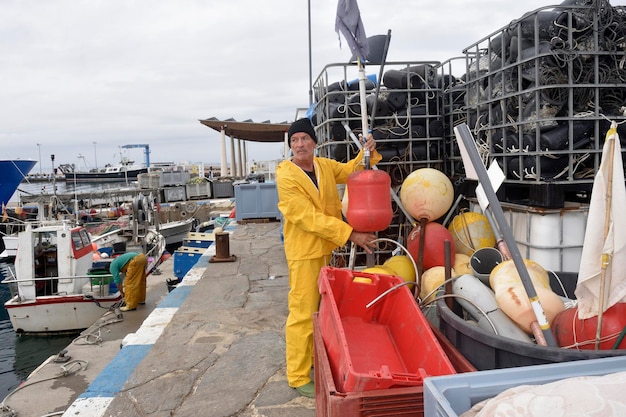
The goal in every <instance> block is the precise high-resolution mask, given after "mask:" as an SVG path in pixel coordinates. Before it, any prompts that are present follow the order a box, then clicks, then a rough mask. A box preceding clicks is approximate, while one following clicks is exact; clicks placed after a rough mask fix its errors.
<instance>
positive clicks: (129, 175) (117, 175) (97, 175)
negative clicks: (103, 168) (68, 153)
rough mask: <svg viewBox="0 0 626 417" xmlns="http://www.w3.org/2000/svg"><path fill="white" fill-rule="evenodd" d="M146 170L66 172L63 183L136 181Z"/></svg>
mask: <svg viewBox="0 0 626 417" xmlns="http://www.w3.org/2000/svg"><path fill="white" fill-rule="evenodd" d="M147 172H148V168H142V169H134V170H128V171H119V172H77V173H73V172H66V173H65V174H64V175H65V181H68V182H70V181H76V182H80V183H84V182H94V183H96V182H98V183H99V182H122V181H126V180H127V179H128V180H133V181H136V180H137V176H138V175H139V174H145V173H147Z"/></svg>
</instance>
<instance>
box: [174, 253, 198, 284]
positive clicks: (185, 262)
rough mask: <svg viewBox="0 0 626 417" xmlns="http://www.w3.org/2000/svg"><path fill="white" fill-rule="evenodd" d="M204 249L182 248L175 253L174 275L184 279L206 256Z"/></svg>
mask: <svg viewBox="0 0 626 417" xmlns="http://www.w3.org/2000/svg"><path fill="white" fill-rule="evenodd" d="M204 251H205V249H204V248H190V247H186V246H181V247H180V248H178V249H176V250H175V251H174V275H175V276H176V277H178V278H179V279H182V278H183V277H184V276H185V275H187V272H189V270H190V269H191V268H193V266H194V265H195V264H196V263H197V262H198V260H199V259H200V257H201V256H202V255H203V254H204Z"/></svg>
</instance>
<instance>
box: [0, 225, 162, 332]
mask: <svg viewBox="0 0 626 417" xmlns="http://www.w3.org/2000/svg"><path fill="white" fill-rule="evenodd" d="M18 239H19V240H18V252H17V256H16V257H15V276H14V277H9V278H6V279H4V280H3V281H2V283H3V284H7V285H9V287H10V289H11V298H10V299H9V300H8V301H7V302H6V303H5V308H6V310H7V312H8V315H9V318H10V320H11V324H12V326H13V329H14V330H15V332H16V333H20V334H39V335H45V334H52V333H72V332H78V331H80V330H83V329H86V328H88V327H89V326H91V325H92V324H93V323H94V322H96V321H97V320H98V319H99V318H100V317H101V316H102V315H103V314H104V313H105V312H106V311H107V310H109V309H111V308H115V307H116V306H119V305H120V304H121V301H122V295H121V294H120V292H119V291H118V290H117V287H116V286H115V284H114V283H113V282H112V277H111V275H110V274H109V272H108V264H109V263H110V261H111V257H107V258H105V259H102V258H101V256H100V255H99V253H96V252H95V251H94V244H93V242H92V240H91V236H90V235H89V233H88V232H87V230H86V229H85V228H84V227H83V226H74V225H72V223H71V222H69V221H53V222H48V223H42V225H40V226H39V227H35V226H34V225H31V224H29V225H27V226H26V229H25V230H24V231H22V232H20V233H19V234H18ZM138 242H141V249H139V248H136V247H132V248H131V247H128V246H127V245H125V247H124V248H123V249H125V250H133V251H138V250H143V251H144V253H145V254H146V256H147V257H148V267H147V272H148V273H150V272H151V271H152V270H153V269H154V268H156V267H157V266H158V265H159V263H160V262H161V256H162V255H163V253H164V251H165V239H164V238H163V237H162V236H160V235H159V234H158V233H156V232H154V231H149V232H148V233H146V235H145V236H142V238H141V239H140V240H138ZM117 243H119V242H117ZM127 243H132V242H131V241H130V239H127ZM103 248H104V245H103V246H102V247H101V248H100V249H99V250H103ZM111 249H112V247H111ZM111 252H112V250H111Z"/></svg>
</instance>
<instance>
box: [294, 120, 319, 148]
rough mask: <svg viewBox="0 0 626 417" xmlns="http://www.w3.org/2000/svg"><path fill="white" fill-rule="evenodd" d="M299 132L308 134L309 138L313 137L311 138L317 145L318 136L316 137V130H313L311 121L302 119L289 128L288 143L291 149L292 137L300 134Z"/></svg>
mask: <svg viewBox="0 0 626 417" xmlns="http://www.w3.org/2000/svg"><path fill="white" fill-rule="evenodd" d="M299 132H304V133H308V134H309V136H311V138H312V139H313V140H314V141H315V143H317V136H315V129H313V125H312V124H311V120H309V119H308V118H306V117H304V118H302V119H298V120H296V121H295V122H293V123H292V124H291V126H289V132H287V135H288V143H289V146H290V147H291V135H293V134H294V133H299Z"/></svg>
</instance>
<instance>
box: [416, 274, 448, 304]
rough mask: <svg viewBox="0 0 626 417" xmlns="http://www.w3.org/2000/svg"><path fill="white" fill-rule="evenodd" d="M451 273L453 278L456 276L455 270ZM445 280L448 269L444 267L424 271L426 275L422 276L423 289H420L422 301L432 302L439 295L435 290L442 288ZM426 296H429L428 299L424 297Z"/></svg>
mask: <svg viewBox="0 0 626 417" xmlns="http://www.w3.org/2000/svg"><path fill="white" fill-rule="evenodd" d="M451 272H452V275H451V276H453V277H454V276H456V274H455V272H454V270H452V271H451ZM445 280H446V268H445V267H443V266H433V267H432V268H430V269H427V270H426V271H424V273H423V274H422V288H420V298H421V299H422V302H429V301H431V300H432V299H433V298H434V297H435V296H436V295H437V292H436V291H434V290H435V289H436V288H438V287H440V286H442V285H443V282H444V281H445ZM431 292H432V294H431ZM428 294H431V295H428ZM426 296H428V298H427V299H424V297H426Z"/></svg>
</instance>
